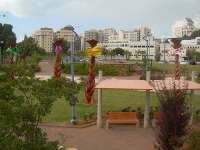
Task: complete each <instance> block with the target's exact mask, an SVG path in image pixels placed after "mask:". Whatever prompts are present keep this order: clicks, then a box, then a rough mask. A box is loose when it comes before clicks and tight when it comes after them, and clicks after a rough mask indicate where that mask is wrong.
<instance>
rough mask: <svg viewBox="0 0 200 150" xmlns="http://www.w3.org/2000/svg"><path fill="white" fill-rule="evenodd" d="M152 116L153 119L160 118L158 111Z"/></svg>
mask: <svg viewBox="0 0 200 150" xmlns="http://www.w3.org/2000/svg"><path fill="white" fill-rule="evenodd" d="M153 118H154V119H155V120H157V121H158V120H160V112H154V113H153Z"/></svg>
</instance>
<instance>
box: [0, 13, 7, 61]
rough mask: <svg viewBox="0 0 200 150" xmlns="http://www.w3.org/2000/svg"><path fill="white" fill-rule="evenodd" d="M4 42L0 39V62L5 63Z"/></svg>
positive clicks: (0, 15)
mask: <svg viewBox="0 0 200 150" xmlns="http://www.w3.org/2000/svg"><path fill="white" fill-rule="evenodd" d="M0 17H2V18H5V17H6V15H5V14H0ZM3 43H4V41H0V63H1V64H3V48H2V47H3Z"/></svg>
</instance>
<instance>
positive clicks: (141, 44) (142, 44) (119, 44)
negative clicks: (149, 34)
mask: <svg viewBox="0 0 200 150" xmlns="http://www.w3.org/2000/svg"><path fill="white" fill-rule="evenodd" d="M103 47H104V48H105V49H107V50H112V49H115V48H123V49H124V50H127V51H129V52H131V58H130V59H135V60H142V59H143V58H144V57H145V56H146V55H147V53H148V59H151V60H155V41H153V40H151V39H150V40H149V41H148V44H147V42H146V41H144V40H143V41H137V42H136V41H134V42H133V41H117V40H116V41H112V42H109V43H104V44H103ZM147 50H148V52H147Z"/></svg>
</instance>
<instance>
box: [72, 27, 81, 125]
mask: <svg viewBox="0 0 200 150" xmlns="http://www.w3.org/2000/svg"><path fill="white" fill-rule="evenodd" d="M72 31H73V33H74V34H75V36H74V35H73V40H72V42H71V44H70V49H71V54H70V60H71V63H70V75H71V81H72V82H74V49H75V42H76V41H77V39H76V38H78V37H79V36H78V34H77V33H76V32H75V31H74V28H73V30H72ZM76 102H77V98H76V97H75V96H74V95H72V96H71V99H70V105H71V109H72V114H71V115H72V116H71V117H72V118H71V123H72V124H73V125H76V124H77V115H76Z"/></svg>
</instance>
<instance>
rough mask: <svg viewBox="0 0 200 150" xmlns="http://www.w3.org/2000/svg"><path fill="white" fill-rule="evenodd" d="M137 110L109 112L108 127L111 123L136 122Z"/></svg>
mask: <svg viewBox="0 0 200 150" xmlns="http://www.w3.org/2000/svg"><path fill="white" fill-rule="evenodd" d="M136 123H137V117H136V112H109V113H108V114H107V121H106V128H107V129H108V128H109V124H136Z"/></svg>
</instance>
